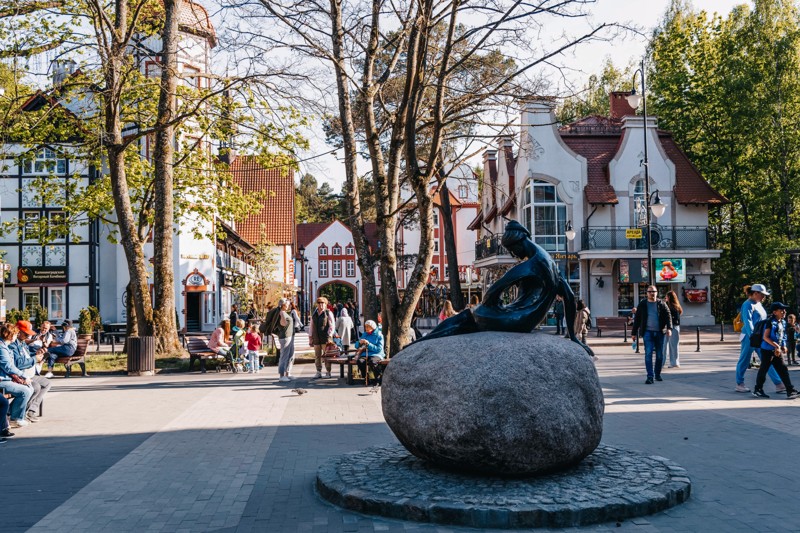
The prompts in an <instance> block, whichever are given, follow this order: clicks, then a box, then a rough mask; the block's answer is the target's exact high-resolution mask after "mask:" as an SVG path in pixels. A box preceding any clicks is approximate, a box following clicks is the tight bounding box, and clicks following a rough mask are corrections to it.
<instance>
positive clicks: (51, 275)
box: [17, 266, 67, 284]
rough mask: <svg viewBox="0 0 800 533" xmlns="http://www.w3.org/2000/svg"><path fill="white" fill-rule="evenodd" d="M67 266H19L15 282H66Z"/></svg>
mask: <svg viewBox="0 0 800 533" xmlns="http://www.w3.org/2000/svg"><path fill="white" fill-rule="evenodd" d="M66 282H67V267H32V266H31V267H19V268H18V269H17V283H20V284H27V283H66Z"/></svg>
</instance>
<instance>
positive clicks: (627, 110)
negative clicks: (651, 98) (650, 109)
mask: <svg viewBox="0 0 800 533" xmlns="http://www.w3.org/2000/svg"><path fill="white" fill-rule="evenodd" d="M630 94H631V93H629V92H628V91H613V92H612V93H611V94H610V95H609V98H610V99H611V118H615V119H621V118H622V117H624V116H627V115H635V114H636V110H635V109H634V108H632V107H631V105H630V104H629V103H628V96H629V95H630Z"/></svg>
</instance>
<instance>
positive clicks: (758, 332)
mask: <svg viewBox="0 0 800 533" xmlns="http://www.w3.org/2000/svg"><path fill="white" fill-rule="evenodd" d="M771 318H772V317H767V318H765V319H764V320H759V321H758V322H756V323H755V325H754V326H753V333H751V334H750V347H751V348H760V347H761V343H762V341H763V340H764V330H766V329H767V325H768V324H770V322H771Z"/></svg>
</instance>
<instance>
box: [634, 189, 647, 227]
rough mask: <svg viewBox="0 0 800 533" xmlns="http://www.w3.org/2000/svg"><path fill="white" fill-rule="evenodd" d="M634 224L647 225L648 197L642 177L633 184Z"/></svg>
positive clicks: (637, 225) (638, 225)
mask: <svg viewBox="0 0 800 533" xmlns="http://www.w3.org/2000/svg"><path fill="white" fill-rule="evenodd" d="M633 225H634V226H636V227H642V226H645V225H647V198H646V197H645V193H644V180H643V179H640V180H638V181H637V182H636V185H634V186H633Z"/></svg>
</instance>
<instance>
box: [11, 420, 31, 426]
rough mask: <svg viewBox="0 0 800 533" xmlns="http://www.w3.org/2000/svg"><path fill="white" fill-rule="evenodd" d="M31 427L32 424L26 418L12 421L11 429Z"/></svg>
mask: <svg viewBox="0 0 800 533" xmlns="http://www.w3.org/2000/svg"><path fill="white" fill-rule="evenodd" d="M29 425H31V423H30V422H28V421H27V420H25V419H24V418H20V419H19V420H12V421H11V427H12V428H22V427H25V426H29Z"/></svg>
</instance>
